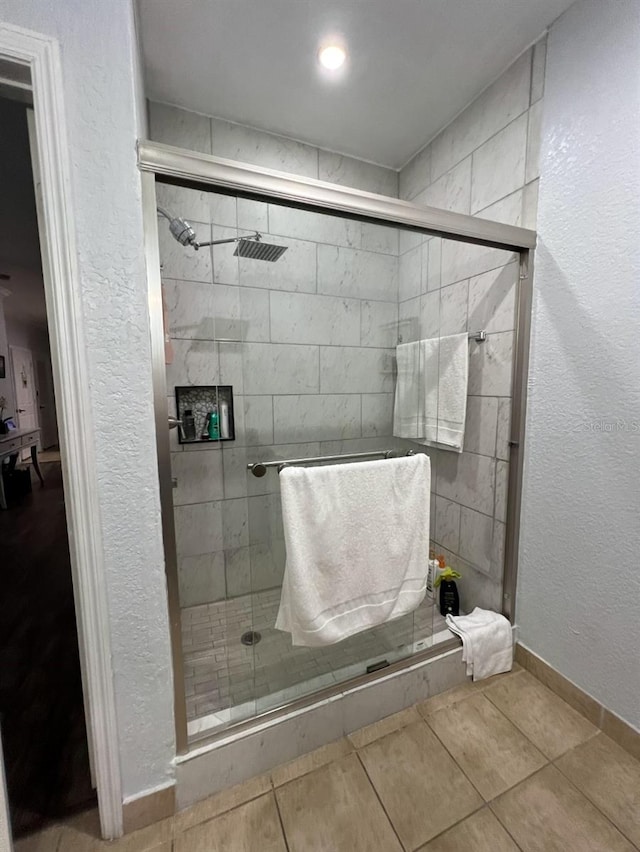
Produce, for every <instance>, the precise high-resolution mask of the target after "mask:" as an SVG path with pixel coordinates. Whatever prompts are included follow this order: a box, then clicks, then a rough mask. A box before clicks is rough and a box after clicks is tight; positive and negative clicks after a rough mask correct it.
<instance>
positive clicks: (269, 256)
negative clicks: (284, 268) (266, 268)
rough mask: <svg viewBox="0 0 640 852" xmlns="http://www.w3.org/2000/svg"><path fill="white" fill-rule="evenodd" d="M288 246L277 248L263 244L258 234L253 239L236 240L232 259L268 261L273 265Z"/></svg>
mask: <svg viewBox="0 0 640 852" xmlns="http://www.w3.org/2000/svg"><path fill="white" fill-rule="evenodd" d="M287 248H288V246H277V245H275V244H274V243H263V242H262V238H261V236H260V234H256V235H255V237H243V238H241V239H240V240H238V245H237V246H236V250H235V251H234V253H233V255H234V257H248V258H250V259H251V260H268V261H270V262H271V263H274V262H275V261H276V260H278V259H279V258H281V257H282V255H283V254H284V253H285V251H286V250H287Z"/></svg>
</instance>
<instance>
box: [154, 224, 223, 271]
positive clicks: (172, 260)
mask: <svg viewBox="0 0 640 852" xmlns="http://www.w3.org/2000/svg"><path fill="white" fill-rule="evenodd" d="M191 225H192V227H193V229H194V230H195V232H196V234H197V236H198V239H200V240H203V241H205V240H210V239H211V225H209V223H203V222H191ZM158 243H159V247H160V267H161V270H162V277H165V276H166V277H167V278H177V279H182V280H184V281H205V282H211V281H212V268H211V251H210V250H209V249H208V248H206V249H200V250H199V251H196V250H195V249H194V248H192V247H191V246H183V245H182V244H181V243H179V242H178V241H177V240H176V239H174V237H173V236H172V234H171V231H170V230H169V223H168V222H167V220H166V219H164V218H161V219H160V220H159V221H158Z"/></svg>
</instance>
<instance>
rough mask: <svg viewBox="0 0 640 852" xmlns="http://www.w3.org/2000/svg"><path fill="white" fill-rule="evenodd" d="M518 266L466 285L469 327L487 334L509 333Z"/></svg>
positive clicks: (503, 268) (479, 278)
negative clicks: (467, 286) (487, 332)
mask: <svg viewBox="0 0 640 852" xmlns="http://www.w3.org/2000/svg"><path fill="white" fill-rule="evenodd" d="M517 281H518V265H517V264H516V263H510V264H509V265H508V266H503V267H501V268H498V269H492V270H491V271H490V272H483V273H482V275H476V276H474V277H473V278H471V280H470V281H469V327H470V328H473V329H484V330H485V331H489V332H500V331H512V330H513V329H514V328H515V324H516V315H515V309H516V285H517Z"/></svg>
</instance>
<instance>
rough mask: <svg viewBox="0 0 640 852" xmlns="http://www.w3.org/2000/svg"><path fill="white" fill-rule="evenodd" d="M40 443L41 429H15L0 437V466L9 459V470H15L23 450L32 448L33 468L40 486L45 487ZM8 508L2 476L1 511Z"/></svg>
mask: <svg viewBox="0 0 640 852" xmlns="http://www.w3.org/2000/svg"><path fill="white" fill-rule="evenodd" d="M39 442H40V430H39V429H14V430H13V431H12V432H9V434H8V435H0V466H1V465H2V462H3V461H4V460H5V459H6V458H9V459H10V460H11V461H10V462H9V468H10V469H13V468H14V467H15V466H16V462H17V461H18V456H19V455H20V453H21V451H22V450H26V449H28V448H29V447H31V461H32V462H33V468H34V470H35V472H36V474H37V475H38V479H39V480H40V484H41V485H44V477H43V476H42V471H41V470H40V465H39V464H38V443H39ZM6 508H7V498H6V496H5V493H4V483H3V481H2V475H1V474H0V509H6Z"/></svg>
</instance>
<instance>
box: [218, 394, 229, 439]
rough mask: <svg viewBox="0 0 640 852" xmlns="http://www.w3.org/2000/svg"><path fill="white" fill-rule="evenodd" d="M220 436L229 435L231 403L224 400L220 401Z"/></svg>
mask: <svg viewBox="0 0 640 852" xmlns="http://www.w3.org/2000/svg"><path fill="white" fill-rule="evenodd" d="M220 437H221V438H228V437H229V404H228V403H226V402H224V401H222V402H221V403H220Z"/></svg>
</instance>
